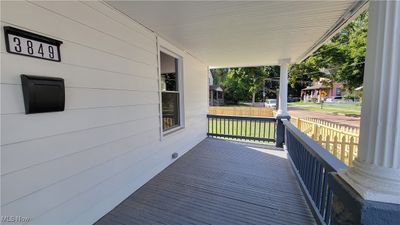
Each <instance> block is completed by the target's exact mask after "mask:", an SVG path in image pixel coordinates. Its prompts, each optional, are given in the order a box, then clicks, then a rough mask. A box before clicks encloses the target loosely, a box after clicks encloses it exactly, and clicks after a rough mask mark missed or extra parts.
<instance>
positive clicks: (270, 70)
mask: <svg viewBox="0 0 400 225" xmlns="http://www.w3.org/2000/svg"><path fill="white" fill-rule="evenodd" d="M212 74H213V77H214V81H215V82H216V84H218V85H221V86H222V87H223V89H224V92H225V99H226V100H227V101H232V102H234V103H235V104H237V103H238V102H239V101H248V100H250V99H251V102H252V104H253V105H254V104H255V100H256V97H257V93H258V91H260V90H262V89H263V88H264V86H265V81H266V79H267V78H272V77H279V66H260V67H241V68H230V69H213V70H212Z"/></svg>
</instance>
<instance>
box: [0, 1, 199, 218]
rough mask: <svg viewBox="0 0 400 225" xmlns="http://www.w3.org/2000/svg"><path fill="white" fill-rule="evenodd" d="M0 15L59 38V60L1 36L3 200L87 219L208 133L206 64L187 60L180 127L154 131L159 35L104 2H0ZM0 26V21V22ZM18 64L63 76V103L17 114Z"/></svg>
mask: <svg viewBox="0 0 400 225" xmlns="http://www.w3.org/2000/svg"><path fill="white" fill-rule="evenodd" d="M1 10H2V15H1V25H2V26H14V27H17V28H20V29H24V30H28V31H31V32H34V33H38V34H41V35H44V36H49V37H52V38H55V39H59V40H61V41H63V44H62V45H61V62H60V63H57V62H50V61H45V60H40V59H35V58H30V57H24V56H18V55H12V54H9V53H7V52H6V50H5V44H4V41H2V42H1V51H0V54H1V63H2V68H1V84H0V87H1V145H2V146H1V147H2V151H1V179H2V183H1V195H2V199H1V208H2V209H1V210H2V215H21V216H27V217H31V218H32V221H31V223H32V224H67V223H71V224H90V223H93V222H95V221H96V220H97V219H99V218H100V217H101V216H102V215H104V214H105V213H107V212H108V211H109V210H111V209H112V208H113V207H115V205H116V204H118V203H119V202H120V201H122V200H123V199H124V198H126V197H127V196H128V195H129V194H131V193H133V192H134V191H135V190H136V189H137V188H139V187H140V186H141V185H143V184H144V183H145V182H146V181H148V180H149V179H150V178H151V177H153V176H154V175H156V174H157V173H159V172H160V171H161V170H162V169H163V168H165V167H166V166H168V165H169V164H170V163H171V162H173V160H172V159H171V154H172V153H173V152H178V153H179V154H180V155H182V154H184V153H185V152H186V151H188V150H189V149H190V148H192V147H193V146H194V145H196V144H197V143H198V142H199V141H201V140H202V139H203V138H204V137H205V134H206V127H207V121H206V113H207V67H206V66H205V65H204V64H202V63H201V62H199V61H198V60H197V59H195V58H193V57H192V56H190V55H188V54H186V53H184V52H183V51H181V50H179V49H177V48H175V47H174V46H173V45H170V44H169V43H168V42H167V41H165V40H162V39H160V40H161V43H162V45H163V46H164V47H167V48H168V49H170V50H172V51H174V52H176V53H177V54H179V55H181V56H182V58H183V62H184V68H183V72H184V91H183V93H182V94H183V95H182V97H184V101H185V102H184V105H185V110H184V111H185V128H184V129H182V130H179V131H177V132H176V133H173V134H170V135H168V136H166V137H164V138H163V139H162V140H160V121H159V117H160V112H159V104H160V99H159V92H158V79H159V75H158V74H157V66H158V65H157V43H156V35H155V34H154V33H152V32H151V31H149V30H147V29H146V28H144V27H143V26H141V25H140V24H138V23H135V22H134V21H132V20H131V19H130V18H128V17H126V16H125V15H123V14H121V13H119V12H117V11H116V10H114V9H112V8H110V7H109V6H108V5H106V4H103V3H101V2H26V1H24V2H1ZM1 35H2V36H3V35H4V33H3V29H1ZM20 74H30V75H42V76H56V77H62V78H64V80H65V86H66V89H65V91H66V109H65V111H63V112H54V113H40V114H31V115H25V114H24V105H23V98H22V90H21V82H20Z"/></svg>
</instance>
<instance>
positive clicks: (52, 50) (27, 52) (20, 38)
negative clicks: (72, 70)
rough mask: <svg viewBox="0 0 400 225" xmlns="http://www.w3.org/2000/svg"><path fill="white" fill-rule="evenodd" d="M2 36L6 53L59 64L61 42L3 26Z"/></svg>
mask: <svg viewBox="0 0 400 225" xmlns="http://www.w3.org/2000/svg"><path fill="white" fill-rule="evenodd" d="M4 35H5V40H6V49H7V52H9V53H12V54H18V55H23V56H30V57H34V58H40V59H45V60H51V61H56V62H60V61H61V55H60V45H61V44H62V41H59V40H55V39H52V38H48V37H45V36H42V35H38V34H34V33H31V32H28V31H24V30H20V29H17V28H14V27H9V26H5V27H4Z"/></svg>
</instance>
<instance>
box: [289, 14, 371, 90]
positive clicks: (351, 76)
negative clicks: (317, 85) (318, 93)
mask: <svg viewBox="0 0 400 225" xmlns="http://www.w3.org/2000/svg"><path fill="white" fill-rule="evenodd" d="M367 29H368V14H367V12H364V13H362V14H361V15H360V16H359V17H358V18H356V19H355V20H354V21H352V22H351V23H350V24H349V25H348V26H346V27H345V28H344V29H343V30H342V31H340V32H339V33H338V34H336V35H335V36H334V37H333V38H332V39H331V40H330V41H329V42H327V43H325V44H324V45H322V46H321V48H319V49H318V50H317V51H316V52H315V53H314V54H312V55H311V56H309V57H308V58H307V59H306V60H304V61H303V62H301V63H300V64H295V65H292V66H291V67H290V70H289V83H290V84H291V85H292V86H294V85H295V83H296V81H298V80H305V79H311V80H317V79H318V78H319V77H326V78H328V79H329V80H330V82H329V83H327V84H326V85H327V86H331V85H332V84H333V83H334V82H336V81H339V82H343V83H344V86H345V88H346V89H347V90H348V91H350V92H352V91H353V90H354V89H355V88H357V87H359V86H361V85H362V82H363V75H364V61H365V54H366V40H367ZM322 69H330V71H331V73H323V72H321V70H322Z"/></svg>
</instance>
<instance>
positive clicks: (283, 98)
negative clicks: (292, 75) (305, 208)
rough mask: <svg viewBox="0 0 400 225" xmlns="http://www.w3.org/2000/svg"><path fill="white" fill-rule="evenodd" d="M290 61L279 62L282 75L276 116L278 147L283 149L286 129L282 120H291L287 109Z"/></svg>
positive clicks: (282, 60)
mask: <svg viewBox="0 0 400 225" xmlns="http://www.w3.org/2000/svg"><path fill="white" fill-rule="evenodd" d="M289 63H290V59H281V60H279V65H280V74H279V76H280V77H279V102H278V107H279V108H278V112H277V114H276V119H277V120H276V123H277V124H276V146H277V147H283V143H284V142H285V127H284V126H283V123H282V119H289V118H290V116H289V112H288V108H287V95H288V67H289Z"/></svg>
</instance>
